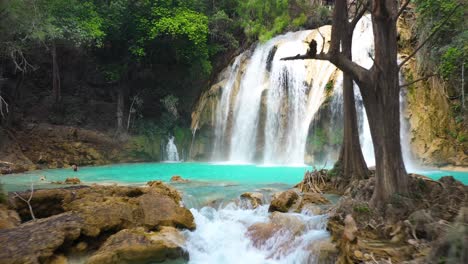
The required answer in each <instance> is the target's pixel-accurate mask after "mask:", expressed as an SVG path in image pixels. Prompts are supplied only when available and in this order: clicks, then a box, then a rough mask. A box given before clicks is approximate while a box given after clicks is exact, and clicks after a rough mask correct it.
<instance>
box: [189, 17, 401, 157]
mask: <svg viewBox="0 0 468 264" xmlns="http://www.w3.org/2000/svg"><path fill="white" fill-rule="evenodd" d="M330 30H331V27H330V26H323V27H321V28H319V29H318V30H304V31H298V32H290V33H287V34H285V35H280V36H277V37H275V38H273V39H271V40H269V41H268V42H266V43H261V44H258V45H257V46H256V48H255V49H254V50H253V51H246V52H244V53H242V54H240V55H239V56H237V57H236V58H235V59H234V61H233V62H232V64H231V65H230V66H229V67H227V68H226V69H225V70H224V71H223V72H222V73H221V74H220V77H219V78H218V79H219V82H218V83H217V84H216V85H214V86H213V87H212V89H210V91H208V93H207V94H206V95H205V97H203V96H202V98H204V100H205V101H204V103H205V104H202V105H201V106H200V107H201V108H203V107H205V108H206V107H212V109H213V110H212V111H211V112H210V113H211V120H210V122H211V123H212V127H213V139H212V141H213V143H212V150H211V156H210V160H211V161H217V162H224V161H227V162H231V163H254V162H256V163H263V164H287V165H302V164H304V163H311V162H314V163H316V162H317V161H316V160H310V159H307V158H308V157H309V156H310V155H309V154H310V153H307V149H308V147H307V148H306V146H307V145H310V144H311V143H310V142H309V141H310V140H309V138H310V136H311V134H313V133H314V131H315V132H317V131H318V130H320V129H324V128H317V127H315V126H314V125H312V124H314V121H317V120H318V119H319V118H320V112H321V110H322V109H323V108H327V109H328V111H329V112H330V114H329V115H328V118H329V119H330V120H329V124H328V128H327V129H329V130H330V131H331V132H330V133H333V132H336V131H339V130H340V129H342V126H343V100H342V73H341V71H339V70H337V68H336V67H335V66H334V65H332V64H331V63H329V62H327V61H321V60H293V61H281V60H280V59H281V58H283V57H288V56H294V55H295V54H305V53H306V52H307V49H308V43H309V42H310V41H311V40H312V39H314V40H315V41H317V43H318V45H317V46H318V47H317V50H319V51H320V50H322V46H323V45H324V43H323V38H322V36H323V37H324V38H325V39H326V40H327V39H328V40H329V39H330V33H331V32H330ZM373 42H374V40H373V32H372V23H371V20H370V16H364V17H363V18H362V19H361V20H360V21H359V23H358V24H357V25H356V28H355V31H354V35H353V47H352V56H353V61H355V62H356V63H358V64H359V65H361V66H363V67H364V68H368V69H369V68H370V67H371V66H372V64H373V60H372V56H373V54H374V48H373ZM327 49H328V43H325V47H323V50H324V51H325V52H326V50H327ZM330 90H331V91H330ZM354 91H355V97H356V110H357V114H358V122H359V130H360V140H361V146H362V150H363V155H364V158H365V160H366V162H367V164H368V165H369V166H373V165H375V159H374V150H373V145H372V138H371V134H370V129H369V125H368V123H367V115H366V113H365V109H364V106H363V103H362V98H361V95H360V92H359V87H358V86H357V85H356V84H355V89H354ZM213 95H215V97H214V98H215V101H214V102H211V103H207V102H208V101H209V99H208V98H210V96H213ZM401 100H404V99H401ZM201 116H202V114H199V115H198V116H196V115H195V117H196V118H193V119H192V129H193V130H197V129H198V128H199V122H200V119H201V118H202V117H201ZM192 117H194V115H192ZM402 122H405V120H403V119H402ZM402 129H407V128H406V126H405V125H404V124H403V123H402ZM316 130H317V131H316ZM403 133H404V132H403V131H402V135H403ZM405 133H406V132H405ZM313 147H314V146H313V144H312V148H313ZM405 148H406V149H405ZM403 151H404V153H409V148H408V145H406V146H403ZM334 152H335V155H328V156H327V157H326V159H328V160H329V161H330V162H333V161H334V160H333V159H336V157H337V154H336V153H337V152H338V151H337V150H336V149H335V151H334ZM330 164H331V163H330Z"/></svg>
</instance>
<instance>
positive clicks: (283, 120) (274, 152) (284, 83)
mask: <svg viewBox="0 0 468 264" xmlns="http://www.w3.org/2000/svg"><path fill="white" fill-rule="evenodd" d="M310 33H311V32H310V31H301V32H298V33H294V34H291V35H292V36H289V35H286V37H287V42H284V43H281V44H280V45H278V49H277V51H276V53H275V56H274V58H273V61H272V67H271V73H270V78H269V80H270V81H269V86H268V87H269V89H268V93H267V100H266V106H267V112H266V125H265V130H264V134H265V147H264V162H265V163H276V164H304V154H305V144H306V139H307V133H308V130H309V125H310V122H311V120H312V118H313V117H314V115H315V114H316V113H317V111H318V109H319V108H320V106H321V105H322V103H323V101H324V100H325V86H326V85H327V83H328V81H329V79H330V77H331V75H332V74H333V73H334V72H335V70H336V68H335V67H334V66H333V65H332V64H330V63H329V62H326V61H315V62H314V63H311V64H306V63H307V61H301V60H298V61H281V60H280V59H281V58H284V57H287V56H291V51H297V52H298V53H299V54H304V53H306V52H307V45H306V42H305V41H304V40H305V39H306V38H307V36H308V35H310ZM316 41H317V42H318V49H319V50H320V49H321V47H322V41H321V39H320V38H317V39H316ZM308 72H311V73H312V76H313V77H312V80H309V78H308V74H307V73H308ZM309 82H310V84H309Z"/></svg>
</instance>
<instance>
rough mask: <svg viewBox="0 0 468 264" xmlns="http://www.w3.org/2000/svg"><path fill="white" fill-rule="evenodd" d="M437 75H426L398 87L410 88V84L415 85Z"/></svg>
mask: <svg viewBox="0 0 468 264" xmlns="http://www.w3.org/2000/svg"><path fill="white" fill-rule="evenodd" d="M437 75H438V74H431V75H428V76H424V77H421V78H419V79H416V80H414V81H411V82H409V83H405V84H402V85H400V88H403V87H407V86H410V85H412V84H415V83H417V82H420V81H424V80H427V79H429V78H432V77H434V76H437Z"/></svg>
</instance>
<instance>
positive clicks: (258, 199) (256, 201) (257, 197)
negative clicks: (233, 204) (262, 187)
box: [240, 192, 263, 208]
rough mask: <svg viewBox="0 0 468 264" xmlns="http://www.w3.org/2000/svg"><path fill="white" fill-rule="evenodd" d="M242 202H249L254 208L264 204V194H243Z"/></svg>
mask: <svg viewBox="0 0 468 264" xmlns="http://www.w3.org/2000/svg"><path fill="white" fill-rule="evenodd" d="M240 197H241V200H245V201H249V202H250V204H251V205H252V207H253V208H257V207H258V206H260V205H262V204H263V194H262V193H258V192H246V193H243V194H241V196H240Z"/></svg>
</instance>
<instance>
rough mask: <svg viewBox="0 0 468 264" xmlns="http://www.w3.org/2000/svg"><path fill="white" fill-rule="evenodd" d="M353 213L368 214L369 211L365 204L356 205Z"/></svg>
mask: <svg viewBox="0 0 468 264" xmlns="http://www.w3.org/2000/svg"><path fill="white" fill-rule="evenodd" d="M353 211H354V212H356V213H358V214H369V213H370V212H371V209H370V208H369V206H368V205H367V204H358V205H355V206H354V207H353Z"/></svg>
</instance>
